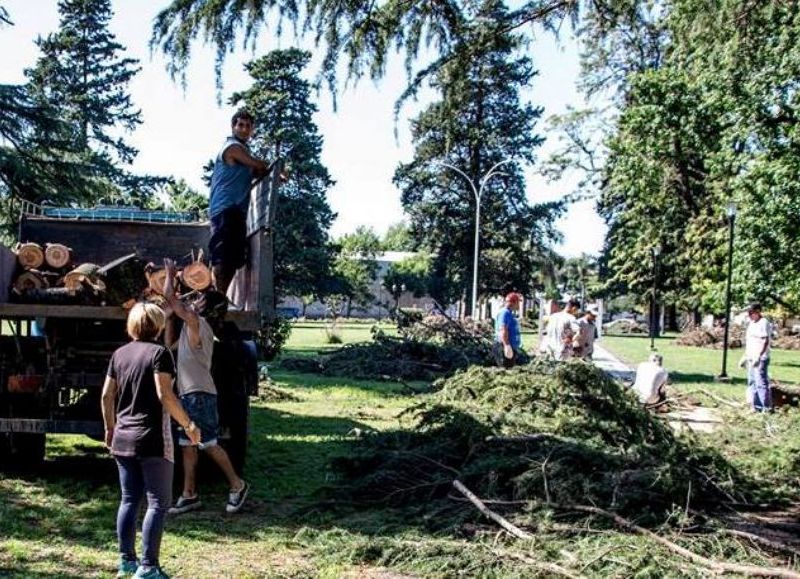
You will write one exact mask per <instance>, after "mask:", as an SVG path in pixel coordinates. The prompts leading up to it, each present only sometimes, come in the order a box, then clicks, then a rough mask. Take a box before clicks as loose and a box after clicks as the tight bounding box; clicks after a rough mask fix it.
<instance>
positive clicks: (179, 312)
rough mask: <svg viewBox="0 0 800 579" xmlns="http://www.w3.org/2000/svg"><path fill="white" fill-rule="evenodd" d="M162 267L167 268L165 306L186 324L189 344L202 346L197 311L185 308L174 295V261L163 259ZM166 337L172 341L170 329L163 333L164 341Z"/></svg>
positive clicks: (195, 346)
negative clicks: (168, 331)
mask: <svg viewBox="0 0 800 579" xmlns="http://www.w3.org/2000/svg"><path fill="white" fill-rule="evenodd" d="M164 267H165V268H166V270H167V278H166V280H164V297H165V298H167V306H168V307H169V308H170V309H171V310H172V311H173V312H174V313H175V315H176V316H178V317H179V318H180V319H182V320H183V323H184V324H186V328H187V329H188V331H189V344H191V346H192V347H193V348H199V347H200V346H202V342H201V340H200V317H199V316H198V315H197V312H195V311H194V310H192V309H191V308H187V307H186V305H185V304H184V303H183V302H182V301H181V300H179V299H178V297H177V296H176V295H175V289H174V288H175V262H174V261H172V260H171V259H165V260H164ZM168 337H169V338H172V339H173V342H174V338H175V336H174V334H173V333H172V331H170V334H169V335H167V334H166V333H165V335H164V338H165V341H166V339H167V338H168ZM168 347H169V344H168Z"/></svg>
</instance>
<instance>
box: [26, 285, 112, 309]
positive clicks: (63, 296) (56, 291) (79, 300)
mask: <svg viewBox="0 0 800 579" xmlns="http://www.w3.org/2000/svg"><path fill="white" fill-rule="evenodd" d="M100 299H101V292H99V291H95V290H93V289H92V288H91V287H89V286H86V285H83V284H82V285H81V287H80V288H79V289H78V290H71V289H69V288H66V287H51V288H41V289H30V290H27V291H26V292H24V293H23V294H21V295H20V297H19V299H18V300H17V301H19V302H20V303H24V304H49V305H83V306H91V305H99V304H100Z"/></svg>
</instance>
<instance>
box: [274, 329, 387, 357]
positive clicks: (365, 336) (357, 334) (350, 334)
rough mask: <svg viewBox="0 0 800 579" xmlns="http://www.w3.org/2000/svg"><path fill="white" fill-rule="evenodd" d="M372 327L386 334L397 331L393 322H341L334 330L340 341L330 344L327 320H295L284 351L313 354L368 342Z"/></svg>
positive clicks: (370, 337) (296, 353) (294, 353)
mask: <svg viewBox="0 0 800 579" xmlns="http://www.w3.org/2000/svg"><path fill="white" fill-rule="evenodd" d="M373 327H377V328H379V329H380V330H382V331H383V332H386V333H388V334H395V333H397V327H396V326H395V325H394V324H386V323H379V324H360V323H349V324H348V323H343V324H338V326H337V330H336V332H337V334H338V335H339V336H340V337H341V339H342V343H340V344H331V343H329V342H328V333H329V331H330V330H329V328H330V324H329V323H328V322H322V321H320V322H312V321H308V322H297V323H295V324H292V333H291V335H290V336H289V340H288V341H287V342H286V347H285V352H286V353H291V354H293V355H298V354H300V355H302V354H314V353H316V352H318V351H324V350H328V349H332V348H339V347H341V346H342V344H350V343H354V342H368V341H369V340H371V339H372V328H373Z"/></svg>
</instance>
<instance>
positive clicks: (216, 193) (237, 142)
mask: <svg viewBox="0 0 800 579" xmlns="http://www.w3.org/2000/svg"><path fill="white" fill-rule="evenodd" d="M254 125H255V120H254V118H253V115H251V114H250V113H249V112H247V111H246V110H243V109H240V110H238V111H236V113H235V114H234V115H233V118H232V119H231V132H232V134H231V136H230V137H228V138H227V139H226V140H225V143H224V144H223V145H222V150H221V151H220V152H219V154H218V155H217V157H216V159H215V160H214V171H213V173H212V175H211V193H210V198H209V208H208V213H209V219H210V220H211V240H210V241H209V244H208V245H209V253H210V256H211V271H212V273H213V274H214V285H215V287H216V288H217V290H218V291H220V292H222V293H223V294H226V293H227V292H228V287H229V286H230V284H231V281H232V280H233V276H234V275H235V274H236V271H237V270H238V269H239V268H240V267H242V266H244V264H245V263H246V261H247V207H248V206H249V204H250V190H251V189H252V186H253V179H262V178H263V177H265V176H266V175H267V173H268V172H269V167H268V166H267V163H266V162H264V161H262V160H261V159H257V158H256V157H254V156H253V154H252V153H251V152H250V148H249V147H248V146H247V142H248V141H249V140H250V137H251V136H252V135H253V129H254Z"/></svg>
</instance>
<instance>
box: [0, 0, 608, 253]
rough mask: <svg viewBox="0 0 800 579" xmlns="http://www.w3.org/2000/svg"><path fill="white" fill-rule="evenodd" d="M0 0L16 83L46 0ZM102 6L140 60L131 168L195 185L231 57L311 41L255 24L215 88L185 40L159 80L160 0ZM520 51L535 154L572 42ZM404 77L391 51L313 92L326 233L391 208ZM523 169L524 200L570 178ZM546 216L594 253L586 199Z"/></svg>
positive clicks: (555, 189) (578, 246)
mask: <svg viewBox="0 0 800 579" xmlns="http://www.w3.org/2000/svg"><path fill="white" fill-rule="evenodd" d="M3 5H4V6H5V7H6V8H7V10H8V12H9V14H10V16H11V20H12V21H13V22H14V26H12V27H7V28H3V29H2V30H0V54H2V55H3V57H2V66H0V83H22V82H24V80H25V77H24V69H25V68H26V67H31V66H33V65H34V63H35V62H36V59H37V58H38V56H39V52H38V48H37V47H36V45H35V44H34V40H35V39H36V37H37V36H40V35H42V36H44V35H47V34H48V33H50V32H54V31H55V30H57V28H58V11H57V2H56V1H55V0H4V2H3ZM112 5H113V8H114V12H115V15H114V18H113V20H112V22H111V31H112V32H113V33H114V34H115V35H116V37H117V40H118V41H119V42H120V43H121V44H122V45H124V46H125V47H126V49H127V50H126V53H125V54H126V56H129V57H133V58H137V59H139V60H140V66H141V67H142V70H141V72H140V73H139V74H138V75H136V77H134V79H133V80H132V82H131V85H130V92H131V95H132V98H133V102H134V104H135V105H136V106H137V107H139V108H140V109H141V111H142V119H143V123H142V125H140V126H139V127H138V128H137V130H136V131H135V132H134V133H133V134H132V135H130V136H129V137H128V142H129V143H130V144H131V145H133V146H134V147H136V148H138V149H139V155H138V157H137V158H136V161H135V163H134V165H133V170H134V171H135V172H139V173H149V174H158V175H167V176H173V177H175V178H181V177H182V178H184V179H186V181H187V182H188V183H189V184H191V185H192V186H193V187H195V188H196V189H198V190H200V191H203V192H205V186H204V184H203V182H202V179H201V177H202V167H203V165H204V164H205V163H206V162H207V161H208V160H209V159H210V158H212V157H213V156H214V155H216V153H217V150H218V149H219V147H220V145H221V143H222V141H223V140H224V138H225V136H226V135H227V133H228V132H229V121H230V116H231V114H232V112H233V109H232V108H231V107H230V106H229V105H227V104H226V100H227V97H228V96H229V95H230V94H232V93H233V92H234V91H236V90H241V89H244V88H247V87H248V85H249V82H248V76H247V75H246V73H245V72H244V70H243V67H242V65H243V63H245V62H247V61H248V60H251V59H253V58H255V57H258V56H259V55H262V54H265V53H266V52H268V51H269V50H273V49H275V48H290V47H292V46H299V47H301V48H309V49H311V48H313V47H312V46H311V44H310V43H309V41H307V40H297V39H296V38H294V36H293V35H291V34H287V35H286V36H285V37H282V38H277V37H275V36H274V35H272V34H271V33H269V32H262V33H261V34H260V36H259V38H258V40H257V42H256V46H255V48H254V49H249V48H248V49H246V50H245V49H244V48H243V47H242V46H239V47H237V48H236V50H235V51H234V52H233V53H232V54H230V55H229V57H228V59H227V61H226V64H225V68H224V72H223V79H222V80H223V83H224V86H223V90H222V93H221V95H220V93H218V92H217V90H216V88H215V81H214V70H213V66H214V52H213V49H212V48H210V47H206V46H203V45H202V44H200V43H197V44H196V45H195V47H194V49H193V52H192V59H191V62H190V65H189V68H188V71H187V85H186V87H185V89H184V88H183V87H182V86H180V84H179V83H177V82H175V81H173V80H172V79H170V77H169V75H168V74H167V72H166V66H165V60H164V58H163V57H162V56H161V55H160V54H159V53H153V54H151V52H150V49H149V47H148V41H149V39H150V32H151V26H152V21H153V18H154V17H155V15H156V14H157V13H158V11H159V10H161V9H163V8H164V7H165V6H167V5H168V0H136V1H132V0H127V1H122V0H114V1H113V2H112ZM312 52H313V51H312ZM319 52H320V51H316V54H319ZM529 56H530V57H531V58H532V59H533V61H534V64H535V65H536V67H537V68H538V69H539V75H538V76H537V77H536V78H534V81H533V86H532V87H531V89H530V91H529V93H528V94H526V95H525V96H526V97H527V98H528V99H529V100H530V101H531V102H533V103H534V104H536V105H541V106H543V107H544V114H543V115H542V119H541V121H540V125H539V127H538V128H539V132H540V133H541V134H543V135H544V136H545V137H546V140H545V143H544V145H543V146H542V147H541V148H540V149H539V152H538V157H539V159H544V158H545V157H546V156H547V155H548V154H549V153H550V152H552V151H553V150H554V149H555V147H556V145H557V143H556V139H555V135H548V134H547V131H546V122H545V119H546V118H547V117H549V116H550V115H553V114H559V113H563V112H564V111H565V110H566V108H567V107H568V106H570V105H571V106H575V107H580V106H582V104H583V100H582V97H581V95H580V94H579V92H578V91H577V89H576V86H575V85H576V81H577V78H578V70H579V65H578V52H577V47H576V45H575V42H574V41H572V39H571V38H569V37H568V36H566V35H564V36H563V37H562V38H561V40H560V41H558V42H557V41H556V40H555V39H554V38H553V37H552V36H551V35H550V34H545V33H542V34H540V35H539V36H538V37H537V38H536V40H535V42H534V43H533V44H532V45H531V47H530V49H529ZM317 71H318V67H317V66H316V63H312V65H311V66H310V67H309V77H310V78H311V77H313V75H314V74H315V73H316V72H317ZM405 83H406V76H405V70H404V68H403V65H402V57H397V58H394V59H392V60H391V61H390V63H389V66H388V68H387V73H386V75H385V77H384V78H383V79H382V80H380V81H379V82H377V83H373V82H372V81H370V80H368V79H367V80H362V81H360V82H359V83H357V84H356V85H355V86H347V87H345V86H343V85H342V86H341V88H340V90H339V94H338V97H337V103H336V105H337V106H336V107H335V108H334V106H333V105H334V103H333V98H332V95H331V94H330V93H329V92H327V91H326V90H323V91H321V92H320V93H319V94H318V95H317V106H318V107H319V112H318V113H317V116H316V119H315V120H316V123H317V125H318V127H319V130H320V134H321V135H322V136H323V138H324V144H323V150H322V162H323V163H324V164H325V165H326V166H327V167H328V170H329V171H330V173H331V176H332V177H333V179H334V180H335V181H336V185H335V186H334V187H333V188H332V189H331V190H330V192H329V194H328V199H329V202H330V204H331V207H332V209H333V210H334V212H336V213H337V215H338V216H337V219H336V221H335V222H334V225H333V227H332V230H331V234H332V235H333V236H334V237H338V236H339V235H341V234H344V233H347V232H350V231H353V230H354V229H355V228H356V227H358V226H359V225H367V226H371V227H373V228H374V229H375V230H376V231H377V232H378V233H383V232H384V231H385V230H386V229H387V228H388V227H389V226H390V225H391V224H393V223H396V222H398V221H400V220H402V219H403V210H402V207H401V205H400V192H399V191H398V190H397V189H396V188H395V187H394V185H393V184H392V175H393V173H394V170H395V168H396V167H397V165H398V163H401V162H407V161H409V160H410V159H411V158H412V156H413V147H412V145H411V142H410V134H409V123H408V120H409V119H410V118H413V117H414V116H415V114H416V113H418V112H419V111H420V110H421V109H422V108H423V107H424V105H425V104H426V102H427V99H429V98H430V93H427V94H423V95H422V97H421V98H420V101H419V102H416V103H411V104H410V105H409V106H406V107H405V108H404V109H403V111H402V113H401V115H400V118H399V121H398V122H397V124H395V121H394V102H395V99H396V98H397V97H398V96H399V95H400V94H401V92H402V91H403V89H404V88H405ZM220 96H221V97H222V99H221V100H222V104H220V102H219V97H220ZM395 129H396V132H397V134H395ZM526 175H527V190H528V197H529V199H530V200H531V201H532V202H542V201H550V200H553V199H558V198H560V197H561V196H562V195H564V194H566V193H568V192H569V191H570V184H571V181H570V179H564V180H563V181H560V182H557V183H547V182H546V181H545V180H544V179H543V178H542V177H540V176H538V175H537V174H536V168H535V167H530V168H528V170H527V171H526ZM557 227H558V229H559V231H561V233H562V235H563V243H562V244H561V245H560V246H559V247H557V250H558V251H559V252H560V253H562V254H564V255H566V256H575V255H580V254H581V253H589V254H597V253H598V252H599V251H600V249H601V248H602V244H603V237H604V235H605V227H604V225H603V222H602V220H601V219H600V218H599V216H598V215H597V214H596V212H595V210H594V202H592V201H584V202H581V203H576V204H573V205H571V206H570V207H569V209H568V212H567V214H566V215H565V216H564V217H563V218H561V219H560V220H559V222H558V223H557Z"/></svg>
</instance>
